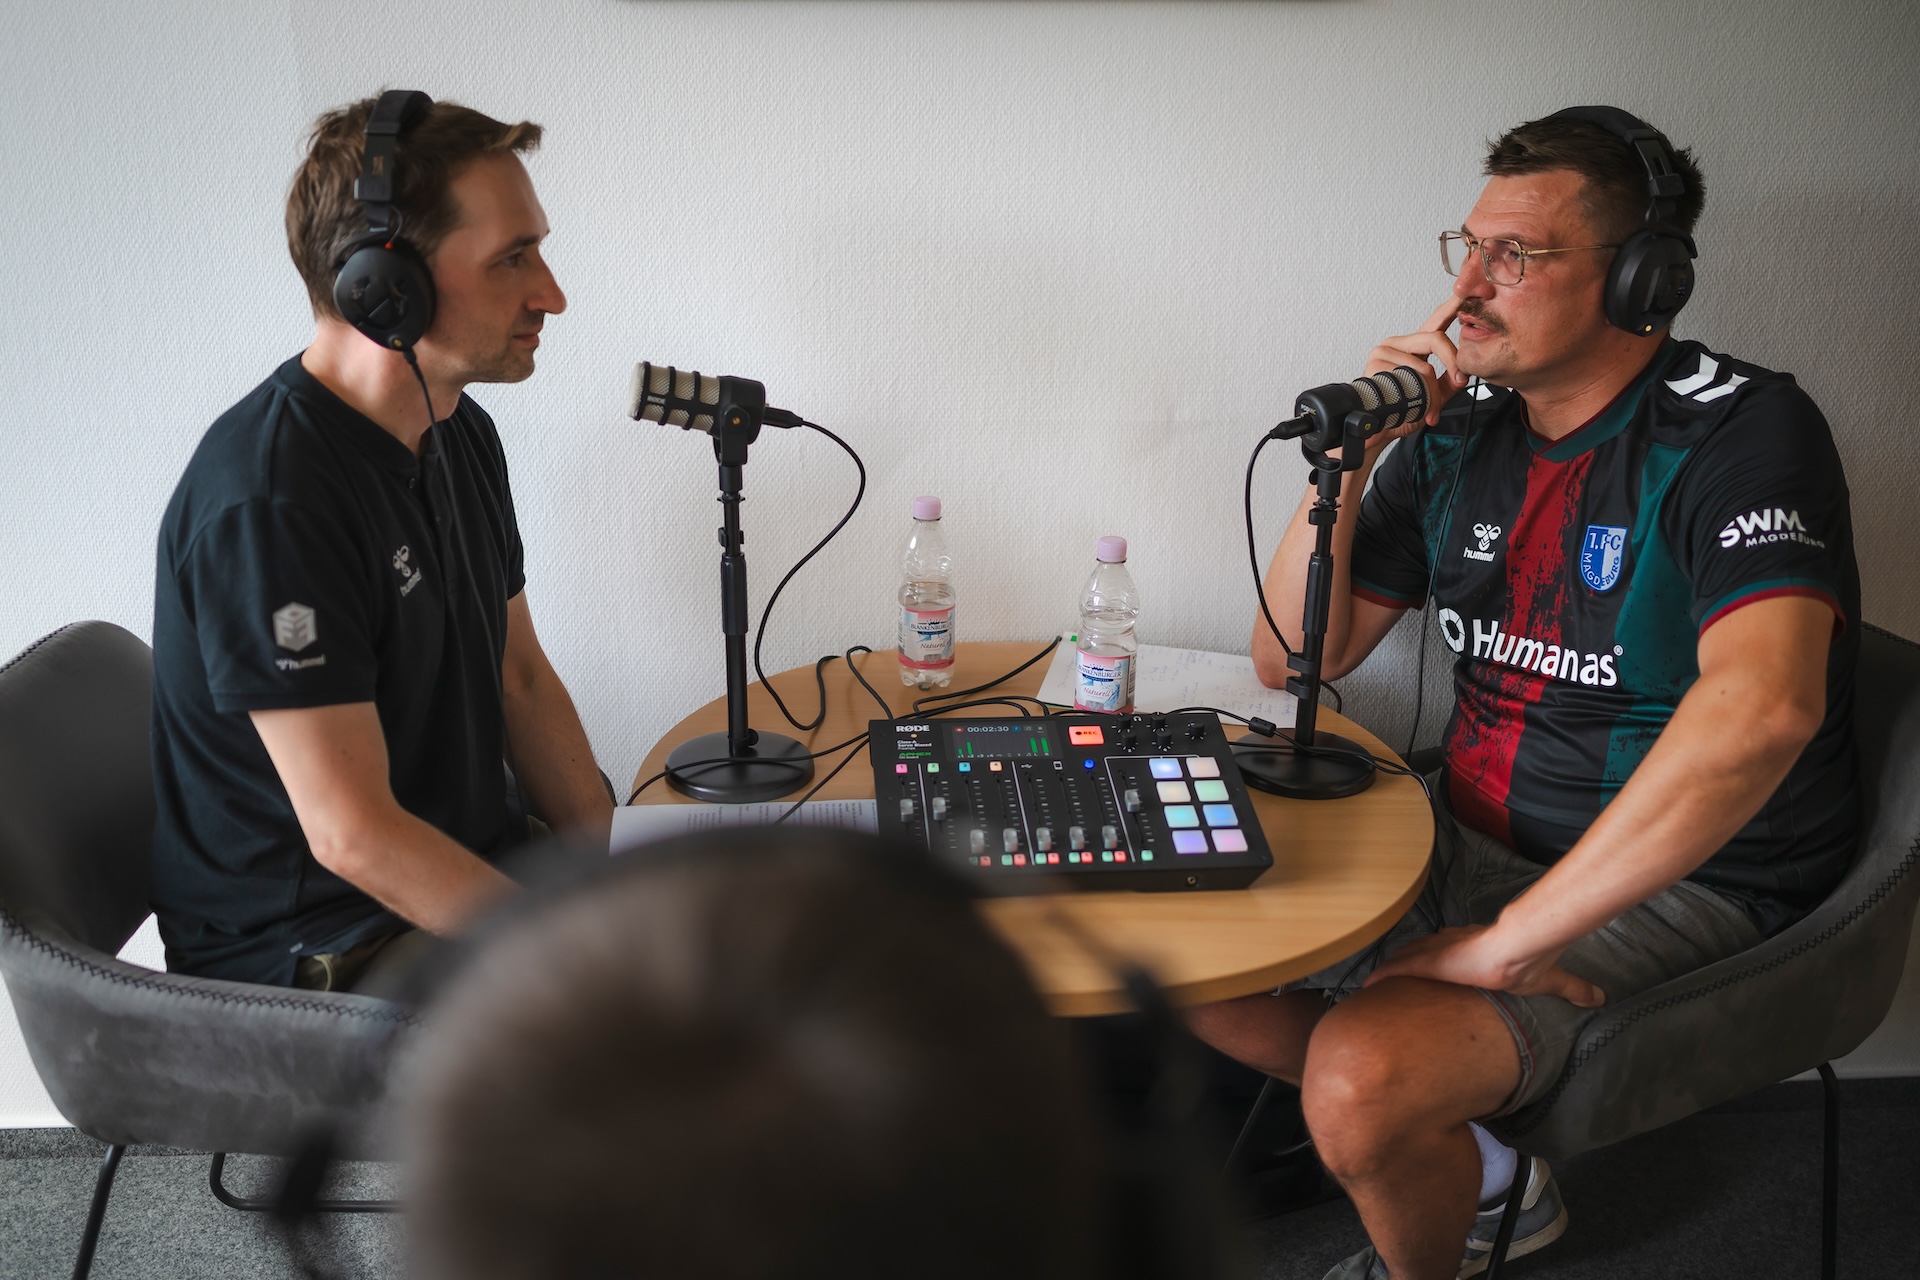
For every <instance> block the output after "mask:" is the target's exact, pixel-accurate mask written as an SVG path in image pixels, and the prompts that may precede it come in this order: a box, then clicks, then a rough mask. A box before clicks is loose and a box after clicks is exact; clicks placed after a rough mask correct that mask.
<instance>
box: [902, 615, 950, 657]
mask: <svg viewBox="0 0 1920 1280" xmlns="http://www.w3.org/2000/svg"><path fill="white" fill-rule="evenodd" d="M900 665H901V666H903V667H912V668H913V669H914V670H916V671H930V670H938V669H940V668H941V667H950V666H952V665H953V609H952V607H951V606H949V607H948V608H945V609H909V608H907V607H906V606H905V605H902V606H900Z"/></svg>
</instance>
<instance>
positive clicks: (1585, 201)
mask: <svg viewBox="0 0 1920 1280" xmlns="http://www.w3.org/2000/svg"><path fill="white" fill-rule="evenodd" d="M1660 140H1661V142H1663V143H1666V146H1667V150H1668V151H1669V152H1670V153H1671V154H1672V156H1673V167H1674V168H1675V169H1676V170H1677V171H1678V172H1679V174H1680V176H1681V177H1682V178H1684V179H1685V180H1686V184H1687V189H1686V190H1685V191H1684V192H1682V193H1681V195H1680V196H1679V198H1678V199H1677V200H1675V201H1674V210H1673V216H1672V217H1671V218H1669V219H1668V223H1669V224H1670V225H1672V226H1675V227H1678V228H1679V229H1680V230H1682V231H1684V232H1687V233H1688V234H1689V235H1690V234H1692V232H1693V228H1694V224H1695V223H1697V222H1698V221H1699V220H1700V209H1701V206H1702V205H1704V204H1705V203H1706V186H1705V180H1704V179H1703V178H1702V177H1701V176H1700V166H1699V165H1698V164H1697V163H1695V161H1694V158H1693V152H1691V151H1687V150H1684V149H1680V148H1676V147H1675V146H1674V145H1673V144H1672V143H1670V142H1667V136H1666V135H1665V134H1661V135H1660ZM1549 169H1571V170H1572V171H1573V172H1575V173H1577V174H1579V175H1580V176H1581V177H1582V178H1584V179H1586V185H1585V187H1584V189H1583V191H1582V199H1581V204H1582V205H1584V206H1585V208H1586V214H1587V221H1588V222H1590V223H1592V224H1593V229H1594V231H1595V232H1596V233H1597V234H1598V235H1600V236H1601V237H1602V238H1604V239H1606V240H1610V241H1614V242H1622V241H1625V240H1626V238H1627V237H1628V236H1630V235H1632V234H1633V233H1634V232H1635V231H1638V230H1639V229H1640V228H1641V227H1642V226H1644V225H1645V223H1646V216H1647V168H1646V166H1645V165H1644V164H1642V163H1641V161H1640V156H1639V155H1638V153H1636V152H1635V151H1634V149H1633V148H1632V147H1630V146H1628V145H1627V143H1626V142H1625V140H1624V139H1622V138H1620V137H1618V136H1617V135H1615V134H1612V133H1609V132H1607V130H1605V129H1603V128H1601V127H1600V126H1599V125H1597V124H1594V123H1592V122H1590V121H1587V120H1580V119H1574V118H1571V117H1567V116H1547V117H1546V118H1544V119H1541V120H1529V121H1527V122H1526V123H1525V124H1523V125H1521V126H1520V127H1518V128H1516V129H1511V130H1509V131H1507V132H1506V133H1505V134H1503V135H1501V137H1499V138H1498V139H1496V140H1495V141H1494V142H1493V143H1492V144H1491V145H1490V146H1489V147H1488V148H1487V164H1486V173H1487V176H1488V177H1490V178H1511V177H1517V176H1519V175H1521V174H1526V173H1543V172H1545V171H1547V170H1549Z"/></svg>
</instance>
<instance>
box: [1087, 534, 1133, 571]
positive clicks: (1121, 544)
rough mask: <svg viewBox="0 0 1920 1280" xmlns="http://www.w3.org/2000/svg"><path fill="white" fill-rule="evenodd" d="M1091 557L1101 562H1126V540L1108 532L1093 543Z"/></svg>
mask: <svg viewBox="0 0 1920 1280" xmlns="http://www.w3.org/2000/svg"><path fill="white" fill-rule="evenodd" d="M1093 558H1094V559H1095V560H1098V561H1099V562H1100V563H1101V564H1125V563H1126V562H1127V540H1126V539H1125V538H1116V537H1114V536H1113V535H1112V534H1108V535H1107V536H1106V537H1104V538H1102V539H1100V541H1098V542H1096V543H1094V544H1093Z"/></svg>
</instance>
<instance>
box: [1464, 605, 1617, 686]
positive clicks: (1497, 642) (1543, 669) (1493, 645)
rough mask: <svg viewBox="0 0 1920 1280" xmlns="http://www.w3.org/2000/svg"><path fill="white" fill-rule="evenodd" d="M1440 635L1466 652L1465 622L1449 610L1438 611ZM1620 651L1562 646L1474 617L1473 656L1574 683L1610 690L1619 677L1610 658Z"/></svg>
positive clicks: (1615, 656) (1614, 648)
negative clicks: (1602, 651)
mask: <svg viewBox="0 0 1920 1280" xmlns="http://www.w3.org/2000/svg"><path fill="white" fill-rule="evenodd" d="M1440 634H1441V636H1442V637H1443V638H1444V639H1445V640H1446V642H1447V648H1449V649H1451V650H1453V651H1454V652H1455V653H1465V652H1466V651H1467V624H1466V622H1464V621H1462V619H1461V617H1460V615H1459V614H1458V613H1456V612H1454V611H1453V610H1452V609H1442V610H1441V611H1440ZM1620 653H1621V649H1620V646H1619V645H1615V646H1613V652H1612V653H1581V652H1580V651H1579V650H1578V649H1563V648H1561V647H1560V646H1559V645H1557V644H1547V643H1545V642H1543V641H1540V640H1530V639H1528V638H1527V637H1526V636H1522V635H1515V634H1514V633H1513V632H1511V631H1502V630H1501V629H1500V624H1499V623H1498V622H1489V623H1482V622H1481V621H1480V619H1478V618H1475V619H1474V620H1473V656H1474V657H1475V658H1485V659H1487V660H1488V661H1490V662H1498V663H1503V664H1505V665H1506V666H1510V667H1518V668H1520V669H1521V670H1522V671H1531V672H1534V673H1535V674H1537V675H1543V676H1551V677H1552V678H1553V679H1556V680H1566V681H1570V682H1571V683H1573V684H1590V685H1598V686H1599V687H1600V688H1603V689H1611V688H1612V687H1613V686H1615V685H1617V684H1619V683H1620V677H1619V675H1617V674H1616V673H1615V672H1614V669H1613V660H1614V659H1615V658H1617V657H1619V656H1620Z"/></svg>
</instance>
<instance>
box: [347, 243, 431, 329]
mask: <svg viewBox="0 0 1920 1280" xmlns="http://www.w3.org/2000/svg"><path fill="white" fill-rule="evenodd" d="M433 298H434V294H433V274H432V273H431V272H429V271H428V270H427V264H426V262H425V261H424V260H423V259H422V258H421V257H420V255H419V254H417V253H415V252H414V251H413V248H412V246H410V245H408V244H406V243H405V242H396V243H395V244H394V245H393V246H392V247H388V245H387V244H386V243H385V242H384V241H382V240H381V239H380V238H378V237H374V238H372V239H370V240H369V241H366V242H361V243H359V245H358V247H354V246H349V252H348V254H347V258H346V261H345V262H343V263H342V264H341V266H340V271H339V274H337V275H336V276H334V278H333V305H334V306H336V307H338V308H339V309H340V314H341V316H342V317H343V318H344V319H345V320H346V322H347V323H348V324H350V325H352V326H353V327H354V328H356V329H358V330H359V331H360V332H361V333H363V334H365V335H366V336H367V337H369V338H371V339H372V340H373V341H375V342H377V343H379V344H380V345H381V346H383V347H386V348H388V349H390V350H393V351H409V350H411V349H412V348H413V344H414V343H416V342H418V341H420V337H421V335H422V334H424V333H426V331H427V326H429V325H431V324H432V323H433Z"/></svg>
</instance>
